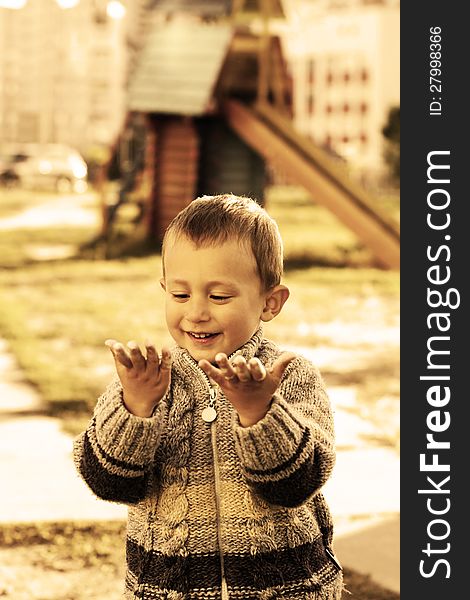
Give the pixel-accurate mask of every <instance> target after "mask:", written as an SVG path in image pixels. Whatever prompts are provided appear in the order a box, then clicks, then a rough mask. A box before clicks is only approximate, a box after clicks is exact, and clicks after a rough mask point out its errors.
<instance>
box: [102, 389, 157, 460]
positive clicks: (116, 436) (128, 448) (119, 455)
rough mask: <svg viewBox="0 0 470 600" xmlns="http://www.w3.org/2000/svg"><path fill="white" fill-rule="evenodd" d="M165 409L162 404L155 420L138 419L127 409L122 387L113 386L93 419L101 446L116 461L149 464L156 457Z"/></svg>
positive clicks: (150, 418)
mask: <svg viewBox="0 0 470 600" xmlns="http://www.w3.org/2000/svg"><path fill="white" fill-rule="evenodd" d="M164 409H165V404H164V402H160V404H159V405H158V407H157V409H156V410H155V411H154V414H153V415H152V417H149V418H144V417H137V416H135V415H133V414H132V413H130V412H129V411H128V410H127V408H126V407H125V405H124V402H123V398H122V388H121V386H120V384H119V383H117V382H116V383H114V384H111V385H110V386H109V387H108V389H107V390H106V392H105V393H104V394H103V396H102V397H101V398H100V402H99V403H98V405H97V409H96V411H95V416H94V421H95V432H96V440H97V442H98V444H99V446H100V447H101V449H102V450H103V451H104V452H105V453H106V454H107V455H109V456H111V457H112V458H114V459H115V460H118V461H122V462H124V463H128V464H132V465H136V466H137V465H142V466H144V465H146V464H147V463H148V462H149V461H151V460H152V459H153V457H154V455H155V449H156V447H157V445H158V442H159V439H160V432H161V424H162V421H163V411H164Z"/></svg>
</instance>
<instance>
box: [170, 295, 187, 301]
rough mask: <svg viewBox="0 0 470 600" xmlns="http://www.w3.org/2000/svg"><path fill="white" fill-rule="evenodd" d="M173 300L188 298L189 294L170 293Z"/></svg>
mask: <svg viewBox="0 0 470 600" xmlns="http://www.w3.org/2000/svg"><path fill="white" fill-rule="evenodd" d="M171 295H172V296H173V298H175V300H186V299H187V298H189V294H171Z"/></svg>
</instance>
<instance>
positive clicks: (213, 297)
mask: <svg viewBox="0 0 470 600" xmlns="http://www.w3.org/2000/svg"><path fill="white" fill-rule="evenodd" d="M231 297H232V296H218V295H216V294H211V298H212V300H215V301H216V302H223V301H224V300H230V298H231Z"/></svg>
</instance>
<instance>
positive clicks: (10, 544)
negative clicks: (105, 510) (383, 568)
mask: <svg viewBox="0 0 470 600" xmlns="http://www.w3.org/2000/svg"><path fill="white" fill-rule="evenodd" d="M125 528H126V526H125V523H123V522H122V521H118V522H114V521H109V522H96V521H93V522H62V523H30V524H25V525H16V524H12V525H2V526H1V527H0V554H1V552H2V550H5V549H7V550H8V554H7V555H6V560H7V564H6V565H5V572H6V573H9V572H10V573H11V571H12V570H14V569H15V566H16V565H17V564H18V563H19V565H18V566H16V569H17V570H18V575H19V573H20V572H23V573H24V564H23V566H21V562H23V563H24V561H27V565H28V568H29V569H30V572H29V576H30V578H32V579H33V580H34V583H35V584H36V585H35V586H33V587H34V588H36V589H38V588H41V587H42V588H43V589H45V590H47V595H46V596H43V595H41V596H40V597H41V598H44V597H47V598H51V599H52V598H54V599H56V600H59V599H63V598H65V597H66V598H67V600H84V599H85V598H87V599H88V598H94V599H95V600H108V599H109V598H114V597H117V596H118V594H119V592H120V591H121V588H122V586H123V584H124V563H125V557H124V548H125ZM15 554H18V555H19V557H18V560H17V562H15V560H14V559H15ZM10 562H11V563H12V564H8V563H10ZM31 566H32V567H33V569H34V570H31ZM74 574H79V576H80V577H81V581H82V582H83V581H86V585H85V586H80V585H78V586H76V587H74V589H73V590H72V591H69V592H68V593H67V595H66V596H65V595H64V586H65V585H66V581H65V579H66V578H67V580H68V579H69V578H70V575H72V576H73V575H74ZM59 577H60V579H59ZM22 579H23V578H22V577H20V576H18V577H17V578H16V581H15V584H16V585H18V586H22V585H24V582H23V581H22ZM41 582H42V584H41ZM112 582H114V585H115V589H114V590H112V591H114V592H115V593H114V594H111V590H110V589H109V588H106V586H109V585H110V583H112ZM344 582H345V587H346V589H347V592H346V591H345V592H344V593H343V595H342V600H355V599H357V600H399V597H400V596H399V594H397V593H395V592H392V591H390V590H387V589H385V588H383V587H382V586H380V585H378V584H377V583H375V582H374V581H373V580H371V578H370V577H369V576H367V575H363V574H361V573H357V572H355V571H351V570H350V569H345V570H344ZM15 584H13V585H15ZM103 588H105V589H106V591H103V592H101V593H100V591H101V590H102V589H103ZM29 589H31V588H29ZM21 591H22V590H21ZM8 592H9V593H11V594H12V595H11V597H15V596H16V595H17V594H18V595H19V592H20V590H14V589H11V588H10V589H9V590H8ZM8 592H7V595H8ZM15 592H16V594H15ZM56 594H57V595H56ZM0 595H2V584H1V583H0ZM21 597H25V596H21ZM28 597H29V598H38V596H36V595H34V596H28Z"/></svg>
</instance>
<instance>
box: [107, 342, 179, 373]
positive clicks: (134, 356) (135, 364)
mask: <svg viewBox="0 0 470 600" xmlns="http://www.w3.org/2000/svg"><path fill="white" fill-rule="evenodd" d="M105 346H107V347H108V348H109V349H110V350H111V353H112V354H113V357H114V360H115V362H116V363H119V364H120V365H123V366H124V367H126V368H127V369H135V370H136V371H139V372H143V371H151V372H155V371H158V370H161V371H168V372H169V371H170V370H171V352H170V350H169V349H168V348H163V349H162V357H161V358H160V357H159V356H158V352H157V350H156V348H155V346H154V345H153V344H152V343H150V342H146V344H145V349H146V356H144V355H143V353H142V351H141V349H140V348H139V345H138V344H137V342H135V341H133V340H132V341H130V342H128V343H127V349H126V348H125V347H124V346H123V344H121V343H120V342H118V341H117V340H113V339H108V340H106V341H105Z"/></svg>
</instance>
